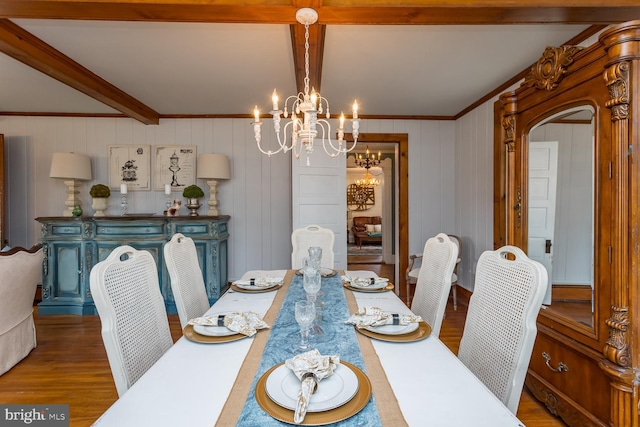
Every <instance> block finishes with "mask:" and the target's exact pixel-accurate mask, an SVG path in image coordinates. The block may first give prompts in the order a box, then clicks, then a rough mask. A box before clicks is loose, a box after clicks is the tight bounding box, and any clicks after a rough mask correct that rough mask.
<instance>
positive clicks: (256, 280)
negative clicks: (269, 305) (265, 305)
mask: <svg viewBox="0 0 640 427" xmlns="http://www.w3.org/2000/svg"><path fill="white" fill-rule="evenodd" d="M283 281H284V279H283V278H282V277H271V276H263V277H252V278H248V279H241V280H235V281H233V282H231V286H230V288H231V289H232V290H234V291H235V292H245V293H260V292H271V291H275V290H276V289H279V288H280V287H281V286H282V283H283Z"/></svg>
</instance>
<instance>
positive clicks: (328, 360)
mask: <svg viewBox="0 0 640 427" xmlns="http://www.w3.org/2000/svg"><path fill="white" fill-rule="evenodd" d="M339 363H340V358H339V357H338V356H322V355H321V354H320V352H319V351H318V350H316V349H313V350H311V351H307V352H306V353H302V354H299V355H297V356H295V357H293V358H291V359H287V360H286V361H285V362H284V365H285V366H286V367H287V368H289V369H291V370H292V371H293V373H294V374H296V377H298V379H299V380H300V381H301V384H300V391H299V392H298V401H297V403H296V410H295V412H294V415H293V422H294V423H296V424H300V423H301V422H302V421H303V420H304V417H305V415H307V407H308V405H309V398H310V397H311V395H312V394H313V393H314V392H315V391H316V387H318V383H319V382H320V381H321V380H323V379H324V378H327V377H329V376H331V374H333V371H334V369H336V368H337V367H338V364H339Z"/></svg>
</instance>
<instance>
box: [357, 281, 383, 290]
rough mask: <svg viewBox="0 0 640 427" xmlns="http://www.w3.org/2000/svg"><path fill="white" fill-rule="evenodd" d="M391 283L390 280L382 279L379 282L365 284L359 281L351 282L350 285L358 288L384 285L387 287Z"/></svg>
mask: <svg viewBox="0 0 640 427" xmlns="http://www.w3.org/2000/svg"><path fill="white" fill-rule="evenodd" d="M388 284H389V281H388V280H385V281H380V282H378V283H374V284H373V285H364V284H360V283H358V282H355V281H353V282H349V286H351V287H352V288H357V289H382V288H384V287H386V286H387V285H388Z"/></svg>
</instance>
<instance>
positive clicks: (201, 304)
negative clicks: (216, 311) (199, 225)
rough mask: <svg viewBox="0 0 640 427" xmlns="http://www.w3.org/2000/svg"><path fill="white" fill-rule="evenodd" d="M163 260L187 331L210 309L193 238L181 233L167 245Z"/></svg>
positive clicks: (181, 322)
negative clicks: (187, 327)
mask: <svg viewBox="0 0 640 427" xmlns="http://www.w3.org/2000/svg"><path fill="white" fill-rule="evenodd" d="M164 261H165V264H166V266H167V271H168V272H169V277H170V279H171V291H172V292H173V297H174V299H175V302H176V308H177V309H178V317H179V318H180V325H181V326H182V328H183V329H184V327H185V326H187V323H188V322H189V320H190V319H193V318H195V317H200V316H202V315H203V314H204V313H205V312H206V311H207V310H208V309H209V306H210V304H209V298H208V297H207V291H206V288H205V284H204V279H203V277H202V270H201V268H200V264H199V263H198V252H197V251H196V245H195V243H193V239H191V238H190V237H186V236H184V235H183V234H181V233H176V234H174V235H173V237H172V238H171V240H169V241H168V242H167V243H166V244H165V245H164Z"/></svg>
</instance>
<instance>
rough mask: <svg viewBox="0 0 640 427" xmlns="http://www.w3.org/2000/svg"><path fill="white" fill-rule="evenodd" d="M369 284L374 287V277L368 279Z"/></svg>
mask: <svg viewBox="0 0 640 427" xmlns="http://www.w3.org/2000/svg"><path fill="white" fill-rule="evenodd" d="M369 284H370V285H375V284H376V279H375V277H371V278H369Z"/></svg>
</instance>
